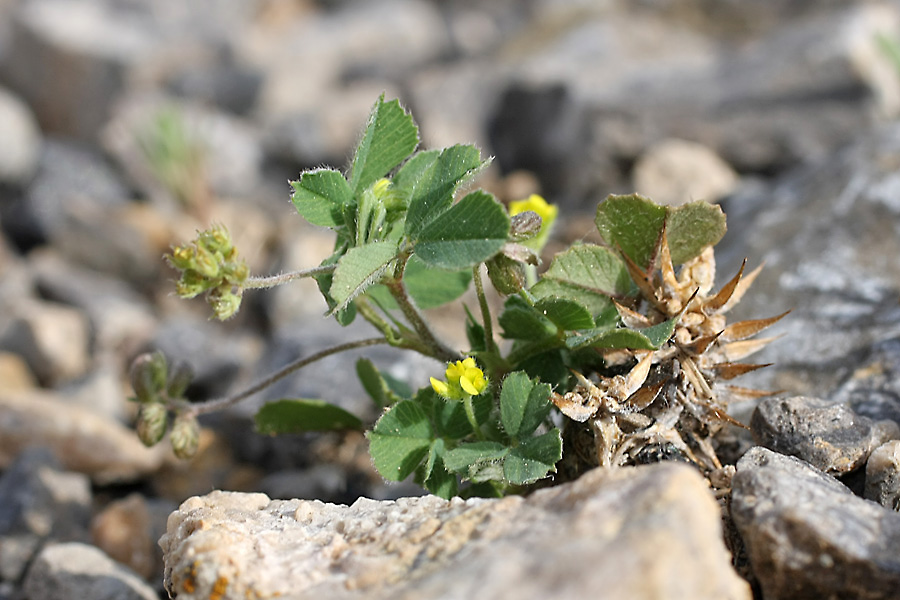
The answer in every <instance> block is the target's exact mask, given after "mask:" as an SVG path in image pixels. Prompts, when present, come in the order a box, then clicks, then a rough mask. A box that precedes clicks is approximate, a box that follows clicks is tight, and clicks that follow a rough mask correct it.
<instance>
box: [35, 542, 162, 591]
mask: <svg viewBox="0 0 900 600" xmlns="http://www.w3.org/2000/svg"><path fill="white" fill-rule="evenodd" d="M24 587H25V593H26V594H27V595H28V597H29V598H32V599H34V600H38V599H39V600H70V599H72V598H90V599H91V600H157V598H158V596H157V595H156V592H154V591H153V588H151V587H150V586H149V585H147V584H146V583H145V582H144V581H142V580H141V578H140V577H138V576H137V575H136V574H135V573H134V572H133V571H131V570H130V569H128V568H127V567H124V566H122V565H120V564H118V563H116V562H115V561H114V560H112V559H111V558H109V557H108V556H107V555H106V554H104V553H103V551H102V550H99V549H98V548H96V547H94V546H90V545H88V544H80V543H76V542H71V543H68V544H53V545H50V546H47V547H46V548H44V549H43V550H42V551H41V553H40V554H38V556H37V559H35V561H34V564H32V565H31V568H30V569H29V570H28V575H27V576H26V578H25V586H24Z"/></svg>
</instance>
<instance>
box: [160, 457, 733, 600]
mask: <svg viewBox="0 0 900 600" xmlns="http://www.w3.org/2000/svg"><path fill="white" fill-rule="evenodd" d="M160 545H161V546H162V548H163V551H164V555H165V562H166V580H165V586H166V589H167V590H168V591H169V594H170V595H171V596H172V597H175V596H176V595H177V597H178V598H179V599H180V600H194V599H199V598H209V597H211V596H212V595H215V596H216V597H218V598H221V599H223V600H231V599H235V600H236V599H238V598H241V599H243V598H245V597H247V596H251V595H253V596H255V597H274V596H279V597H281V598H284V599H286V600H300V599H305V598H341V599H346V600H350V599H353V598H374V599H387V598H391V599H394V600H401V599H410V600H412V599H413V598H475V597H482V598H524V599H538V598H551V597H553V598H584V597H591V596H594V595H596V594H597V593H598V590H602V591H603V595H604V597H609V598H634V599H650V598H663V597H666V598H691V599H706V598H708V599H716V600H721V599H726V598H735V599H737V598H741V599H744V598H746V599H749V598H750V597H751V595H750V590H749V586H748V585H747V583H746V582H745V581H743V580H742V579H740V578H739V577H738V576H737V575H736V573H735V572H734V570H733V569H732V568H731V565H730V556H729V554H728V553H727V551H726V550H725V548H724V545H723V542H722V529H721V513H720V510H719V508H718V505H717V504H716V502H715V500H714V499H713V497H712V495H711V494H710V492H709V488H708V485H707V484H706V482H705V481H704V480H703V479H702V477H700V476H699V475H698V474H697V472H696V471H695V470H694V469H692V468H690V467H686V466H683V465H674V464H665V465H663V464H659V465H653V466H648V467H639V468H635V469H620V470H614V471H605V470H602V469H596V470H594V471H591V472H589V473H587V474H586V475H584V476H583V477H582V478H581V479H579V480H577V481H575V482H573V483H570V484H566V485H561V486H558V487H554V488H549V489H543V490H539V491H537V492H535V493H534V494H532V495H531V496H529V497H528V498H522V497H517V496H510V497H507V498H503V499H491V500H486V499H470V500H462V499H460V498H454V499H453V500H450V501H446V500H442V499H440V498H437V497H434V496H425V497H416V498H401V499H399V500H396V501H381V502H379V501H375V500H369V499H365V498H361V499H359V500H357V501H356V502H354V503H353V505H352V506H349V507H348V506H341V505H333V504H326V503H323V502H321V501H318V500H311V501H307V500H288V501H279V500H274V501H273V500H270V499H269V497H268V496H266V495H264V494H238V493H233V492H232V493H229V492H213V493H211V494H209V495H207V496H204V497H195V498H191V499H189V500H187V501H186V502H184V503H183V504H182V505H181V507H180V509H179V510H178V511H176V512H175V513H173V514H172V515H171V516H170V517H169V524H168V531H167V533H166V535H164V536H163V538H162V539H161V540H160Z"/></svg>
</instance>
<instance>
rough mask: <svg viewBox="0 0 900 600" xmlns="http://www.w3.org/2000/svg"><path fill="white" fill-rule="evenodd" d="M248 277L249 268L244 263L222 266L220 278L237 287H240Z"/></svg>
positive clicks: (231, 263)
mask: <svg viewBox="0 0 900 600" xmlns="http://www.w3.org/2000/svg"><path fill="white" fill-rule="evenodd" d="M249 276H250V268H249V267H248V266H247V263H245V262H244V261H236V262H227V263H225V264H224V265H222V278H223V279H224V280H225V281H227V282H228V283H230V284H231V285H236V286H238V287H240V286H242V285H243V284H244V282H245V281H247V277H249Z"/></svg>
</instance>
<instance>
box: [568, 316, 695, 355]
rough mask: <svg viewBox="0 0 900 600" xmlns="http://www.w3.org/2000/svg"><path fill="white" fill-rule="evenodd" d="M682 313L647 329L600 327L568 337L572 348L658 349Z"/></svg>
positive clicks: (669, 334)
mask: <svg viewBox="0 0 900 600" xmlns="http://www.w3.org/2000/svg"><path fill="white" fill-rule="evenodd" d="M679 318H680V315H679V316H677V317H674V318H671V319H669V320H668V321H663V322H662V323H659V324H657V325H653V326H652V327H647V328H646V329H625V328H619V329H611V328H608V327H598V328H595V329H590V330H587V331H580V332H578V333H577V334H576V335H573V336H570V337H569V338H568V339H566V347H567V348H569V349H570V350H577V349H580V348H588V347H590V348H627V349H630V350H658V349H659V347H660V346H662V345H663V344H664V343H665V342H666V340H668V339H669V338H670V337H672V333H673V332H674V331H675V325H676V324H677V323H678V319H679Z"/></svg>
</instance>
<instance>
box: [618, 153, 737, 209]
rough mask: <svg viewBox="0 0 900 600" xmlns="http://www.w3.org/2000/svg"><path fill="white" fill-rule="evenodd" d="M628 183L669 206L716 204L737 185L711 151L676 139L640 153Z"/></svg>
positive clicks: (734, 175)
mask: <svg viewBox="0 0 900 600" xmlns="http://www.w3.org/2000/svg"><path fill="white" fill-rule="evenodd" d="M632 179H633V181H634V189H635V190H636V191H637V192H638V193H640V194H642V195H644V196H647V197H648V198H652V199H653V200H654V201H655V202H657V203H658V204H667V205H670V206H678V205H680V204H684V203H686V202H691V201H693V200H706V201H708V202H716V201H718V200H721V199H722V198H724V197H725V196H727V195H729V194H730V193H732V192H733V191H734V190H735V189H736V188H737V184H738V174H737V173H735V171H734V169H732V168H731V166H730V165H729V164H728V163H726V162H725V161H724V160H722V158H721V157H720V156H719V155H718V154H716V153H715V152H714V151H713V150H712V149H710V148H708V147H707V146H704V145H703V144H698V143H696V142H689V141H687V140H679V139H667V140H663V141H661V142H658V143H656V144H654V145H653V146H651V147H650V148H648V149H647V150H646V151H644V153H643V154H642V155H641V156H640V157H638V160H637V164H635V166H634V172H633V173H632Z"/></svg>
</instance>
